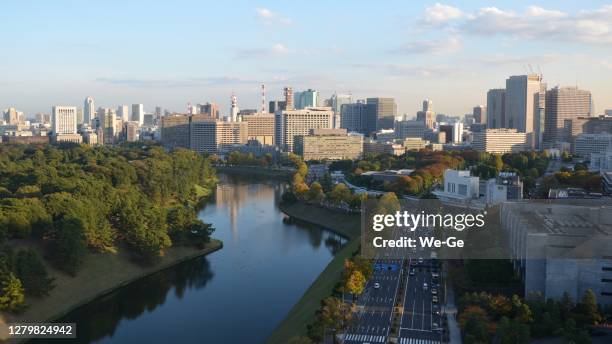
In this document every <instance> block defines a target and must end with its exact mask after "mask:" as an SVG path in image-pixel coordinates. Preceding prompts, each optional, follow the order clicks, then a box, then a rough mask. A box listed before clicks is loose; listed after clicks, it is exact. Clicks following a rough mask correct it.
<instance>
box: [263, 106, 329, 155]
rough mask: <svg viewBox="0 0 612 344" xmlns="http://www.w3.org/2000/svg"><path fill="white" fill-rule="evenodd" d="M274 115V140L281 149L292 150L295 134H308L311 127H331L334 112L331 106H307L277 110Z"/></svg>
mask: <svg viewBox="0 0 612 344" xmlns="http://www.w3.org/2000/svg"><path fill="white" fill-rule="evenodd" d="M274 116H275V119H274V127H275V132H274V142H275V144H276V145H277V146H278V147H280V148H281V149H282V150H284V151H286V152H292V151H293V140H294V138H295V136H299V135H308V133H309V132H310V130H311V129H331V128H332V126H333V116H334V112H333V111H332V110H331V108H307V109H303V110H285V111H277V112H276V114H275V115H274Z"/></svg>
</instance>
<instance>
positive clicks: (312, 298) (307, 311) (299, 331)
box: [266, 237, 361, 344]
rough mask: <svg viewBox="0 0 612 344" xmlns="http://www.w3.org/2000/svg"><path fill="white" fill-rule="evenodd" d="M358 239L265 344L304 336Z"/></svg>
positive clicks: (331, 265)
mask: <svg viewBox="0 0 612 344" xmlns="http://www.w3.org/2000/svg"><path fill="white" fill-rule="evenodd" d="M360 240H361V239H360V238H359V237H357V238H355V239H353V240H351V241H349V243H348V244H346V246H344V248H342V250H340V252H338V253H337V254H336V256H335V257H334V259H333V260H332V261H331V262H330V263H329V264H328V265H327V267H326V268H325V270H323V272H322V273H321V274H320V275H319V277H318V278H317V279H316V280H315V281H314V283H313V284H312V285H310V287H309V288H308V290H306V292H305V293H304V295H302V298H301V299H300V300H299V301H298V302H297V303H296V304H295V305H294V306H293V308H291V311H289V313H288V314H287V316H286V317H285V319H283V321H282V322H281V324H280V325H279V326H278V327H277V328H276V330H274V332H272V335H270V337H269V338H268V339H267V341H266V343H268V344H276V343H286V342H287V341H288V340H289V339H290V338H292V337H296V336H305V335H306V325H307V324H309V323H311V322H313V321H314V316H315V312H316V311H317V310H318V309H319V307H320V306H321V301H322V300H323V299H325V298H326V297H328V296H330V295H331V293H332V291H333V289H334V286H335V285H336V283H338V281H339V280H340V277H341V276H342V272H343V271H344V260H345V259H346V258H350V257H351V256H352V255H353V253H355V252H356V251H357V250H358V249H359V243H360Z"/></svg>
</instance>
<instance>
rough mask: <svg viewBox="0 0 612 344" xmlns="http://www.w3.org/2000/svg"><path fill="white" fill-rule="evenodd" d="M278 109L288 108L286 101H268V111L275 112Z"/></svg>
mask: <svg viewBox="0 0 612 344" xmlns="http://www.w3.org/2000/svg"><path fill="white" fill-rule="evenodd" d="M278 110H286V103H285V101H284V100H271V101H270V102H269V103H268V112H269V113H275V112H276V111H278Z"/></svg>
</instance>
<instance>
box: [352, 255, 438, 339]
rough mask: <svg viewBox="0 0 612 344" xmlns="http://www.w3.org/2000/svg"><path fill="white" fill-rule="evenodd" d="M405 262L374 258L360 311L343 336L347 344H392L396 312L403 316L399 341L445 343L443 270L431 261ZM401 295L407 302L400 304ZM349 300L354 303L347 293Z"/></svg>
mask: <svg viewBox="0 0 612 344" xmlns="http://www.w3.org/2000/svg"><path fill="white" fill-rule="evenodd" d="M403 263H404V261H402V260H399V259H395V260H394V259H386V260H385V259H376V260H374V272H373V275H372V278H371V279H370V280H369V281H368V282H367V284H366V288H365V291H364V293H363V294H362V295H361V296H360V297H359V299H358V300H357V302H356V304H357V309H358V311H357V313H356V314H355V317H354V319H353V321H352V323H351V325H350V326H349V327H348V328H347V329H346V331H345V333H344V335H343V343H346V344H358V343H359V344H363V343H388V342H389V340H390V335H391V326H392V323H393V317H394V315H397V316H400V317H401V318H400V322H399V337H397V338H396V339H397V341H396V342H397V343H400V344H406V343H410V344H435V343H441V342H442V339H441V338H442V331H441V329H440V327H441V326H442V323H441V317H440V309H441V306H440V304H441V303H442V302H443V295H444V291H443V288H441V287H440V277H439V275H438V274H439V271H440V270H439V269H438V267H437V266H435V264H434V263H432V261H430V260H423V261H421V262H419V261H417V260H408V261H405V263H406V264H403ZM401 282H404V285H405V288H404V290H401V288H400V285H401V284H402V283H401ZM425 284H426V286H425ZM432 288H433V289H434V290H433V291H432ZM400 293H403V294H404V295H400ZM400 296H403V297H400ZM434 296H435V297H437V298H438V300H437V301H438V302H435V301H434V298H435V297H434ZM398 298H399V300H403V302H402V303H398ZM345 301H347V302H351V301H352V299H351V296H348V295H345ZM396 303H398V304H399V306H400V310H401V311H398V309H395V313H396V314H394V306H395V305H396Z"/></svg>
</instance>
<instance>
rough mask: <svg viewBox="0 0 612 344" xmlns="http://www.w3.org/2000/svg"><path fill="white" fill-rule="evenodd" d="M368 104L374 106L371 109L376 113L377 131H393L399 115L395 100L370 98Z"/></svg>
mask: <svg viewBox="0 0 612 344" xmlns="http://www.w3.org/2000/svg"><path fill="white" fill-rule="evenodd" d="M366 103H367V104H368V105H371V106H372V107H371V108H369V109H371V111H373V112H374V114H373V115H374V116H375V118H376V130H377V131H378V130H382V129H393V127H394V125H395V116H396V115H397V104H395V100H394V99H393V98H368V99H367V100H366Z"/></svg>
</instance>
